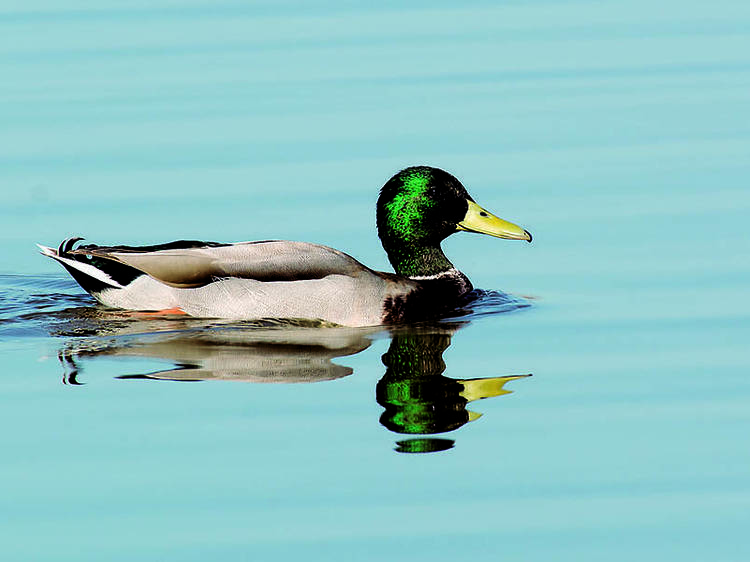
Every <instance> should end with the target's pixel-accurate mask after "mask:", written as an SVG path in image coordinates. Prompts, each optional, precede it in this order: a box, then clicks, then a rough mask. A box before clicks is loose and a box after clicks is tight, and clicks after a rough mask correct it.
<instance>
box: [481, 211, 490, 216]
mask: <svg viewBox="0 0 750 562" xmlns="http://www.w3.org/2000/svg"><path fill="white" fill-rule="evenodd" d="M479 216H480V217H486V216H488V215H487V213H485V212H484V211H480V212H479Z"/></svg>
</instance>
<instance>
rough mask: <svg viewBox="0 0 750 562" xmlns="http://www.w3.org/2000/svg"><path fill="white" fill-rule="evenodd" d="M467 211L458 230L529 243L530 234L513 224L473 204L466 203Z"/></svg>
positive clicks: (470, 202)
mask: <svg viewBox="0 0 750 562" xmlns="http://www.w3.org/2000/svg"><path fill="white" fill-rule="evenodd" d="M467 203H468V204H469V210H468V211H466V216H465V217H464V219H463V220H462V221H461V222H459V223H458V225H457V228H458V230H466V231H467V232H479V233H480V234H489V235H490V236H496V237H498V238H507V239H508V240H527V241H528V242H531V233H530V232H529V231H528V230H525V229H523V228H521V227H520V226H518V225H517V224H513V223H512V222H508V221H504V220H503V219H501V218H499V217H496V216H495V215H493V214H492V213H490V212H489V211H486V210H484V209H483V208H482V207H480V206H479V205H477V204H476V203H474V201H467Z"/></svg>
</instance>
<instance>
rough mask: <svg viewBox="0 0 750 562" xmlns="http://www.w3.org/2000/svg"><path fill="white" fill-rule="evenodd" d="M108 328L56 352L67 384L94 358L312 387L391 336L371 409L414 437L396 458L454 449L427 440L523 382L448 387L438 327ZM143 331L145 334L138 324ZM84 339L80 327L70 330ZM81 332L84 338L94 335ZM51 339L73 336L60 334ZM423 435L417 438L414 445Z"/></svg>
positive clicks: (446, 327) (446, 340)
mask: <svg viewBox="0 0 750 562" xmlns="http://www.w3.org/2000/svg"><path fill="white" fill-rule="evenodd" d="M109 320H110V321H107V322H106V323H105V324H106V326H107V329H106V333H102V334H100V335H101V336H103V337H86V338H83V339H79V338H76V339H75V340H72V339H68V342H69V344H68V345H67V346H66V347H65V348H63V349H62V350H61V351H60V354H59V356H60V361H61V363H62V364H63V366H64V377H63V381H64V382H65V383H67V384H73V385H80V384H82V382H81V380H80V378H81V376H80V371H81V367H80V365H81V363H82V361H86V360H87V359H89V358H93V357H98V356H117V357H138V358H150V359H154V360H157V361H165V362H167V363H168V367H167V368H164V369H157V370H151V371H149V372H145V373H136V374H122V375H119V376H118V377H117V378H121V379H157V380H172V381H205V380H222V381H244V382H254V383H309V382H318V381H328V380H333V379H338V378H341V377H345V376H347V375H350V374H352V372H353V370H352V368H351V367H347V366H344V365H340V364H338V363H336V362H335V361H334V360H335V359H337V358H339V357H345V356H351V355H354V354H357V353H360V352H361V351H363V350H365V349H367V348H368V347H369V346H370V345H371V344H372V341H373V339H375V338H379V337H384V336H390V338H391V340H390V346H389V348H388V351H387V352H386V353H385V354H384V355H383V357H382V361H383V364H384V365H385V367H386V371H385V375H384V376H383V377H382V378H381V379H380V381H379V382H378V383H377V386H376V392H375V394H376V399H377V402H378V403H379V404H380V405H381V406H382V407H383V408H385V411H384V412H383V413H382V415H381V416H380V423H381V424H382V425H383V426H384V427H386V428H388V429H389V430H391V431H393V432H395V433H399V434H406V435H414V436H415V437H413V438H410V439H404V440H399V441H397V443H396V445H397V446H396V449H395V450H396V451H399V452H404V453H426V452H434V451H442V450H446V449H450V448H451V447H453V446H454V441H453V440H452V439H445V438H434V437H429V436H431V435H434V434H439V433H446V432H451V431H454V430H456V429H458V428H460V427H461V426H463V425H464V424H466V423H467V422H470V421H473V420H475V419H477V418H478V417H479V416H480V415H481V414H478V413H476V412H473V411H471V410H469V409H468V408H467V406H468V405H469V403H470V402H473V401H475V400H480V399H483V398H491V397H495V396H502V395H503V394H508V393H509V392H510V391H509V390H506V389H505V385H506V384H507V383H508V382H509V381H513V380H515V379H518V378H522V377H525V376H529V375H511V376H502V377H491V378H468V379H454V378H449V377H446V376H444V375H443V372H444V371H445V369H446V365H445V362H444V361H443V352H444V351H445V350H446V349H447V348H448V346H450V344H451V339H452V337H453V335H454V334H455V333H456V331H457V330H458V329H459V328H460V327H461V324H460V323H439V324H435V325H431V326H421V327H417V328H414V327H412V328H408V329H407V328H399V329H396V330H393V331H391V332H389V331H387V330H385V329H384V328H372V329H356V328H333V327H325V328H320V327H308V326H289V325H285V326H278V325H248V324H247V323H246V324H239V325H226V324H219V325H216V324H213V325H208V324H206V323H205V322H204V323H198V324H196V323H192V324H189V325H188V324H186V325H178V324H175V323H174V320H169V321H168V322H170V323H169V324H165V325H164V326H162V327H163V328H165V329H163V330H156V331H152V329H153V328H154V325H153V321H150V322H152V323H151V324H149V328H150V329H151V330H149V331H147V332H146V333H143V332H139V331H138V330H137V329H133V328H134V326H135V325H134V324H133V323H132V322H128V321H126V322H125V325H126V326H127V328H126V329H122V330H121V331H119V333H116V332H117V331H115V333H113V331H112V326H113V323H112V322H111V319H109ZM141 327H142V326H141ZM75 328H76V329H75V330H74V332H75V333H80V329H79V328H80V326H77V327H75ZM92 331H93V332H96V330H90V331H87V335H88V336H90V335H91V332H92ZM56 335H69V334H66V333H65V330H63V331H58V332H57V334H56ZM417 436H419V437H417Z"/></svg>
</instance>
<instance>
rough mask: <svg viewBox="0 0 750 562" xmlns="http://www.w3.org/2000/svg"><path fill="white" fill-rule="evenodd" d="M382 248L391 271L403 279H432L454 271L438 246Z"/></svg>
mask: <svg viewBox="0 0 750 562" xmlns="http://www.w3.org/2000/svg"><path fill="white" fill-rule="evenodd" d="M384 246H385V251H386V253H387V254H388V259H389V260H390V262H391V265H392V266H393V269H394V270H395V271H396V273H397V274H399V275H403V276H405V277H432V276H436V275H440V274H441V273H445V272H446V271H451V270H453V269H455V267H453V264H452V263H451V262H450V261H449V260H448V258H446V257H445V254H444V253H443V250H442V249H441V248H440V246H439V245H437V246H435V245H422V244H419V243H404V244H398V245H394V246H391V247H389V246H390V245H386V244H384Z"/></svg>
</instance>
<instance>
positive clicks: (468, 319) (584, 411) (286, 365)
mask: <svg viewBox="0 0 750 562" xmlns="http://www.w3.org/2000/svg"><path fill="white" fill-rule="evenodd" d="M748 29H750V5H748V4H747V3H746V2H739V1H737V2H715V3H711V4H710V5H709V4H706V3H698V2H687V3H685V2H661V3H657V4H654V3H647V2H644V1H640V0H635V1H632V2H608V3H585V2H555V3H549V2H541V1H539V2H523V3H522V2H512V3H509V4H507V5H505V6H497V5H495V4H494V3H482V2H472V3H465V4H462V5H461V6H460V7H458V6H457V5H456V4H455V3H448V2H431V3H417V4H413V5H412V6H411V7H410V8H408V9H406V8H404V7H402V5H401V4H400V3H392V2H389V3H381V4H380V5H379V7H372V8H367V7H364V6H362V5H360V4H358V3H354V2H342V3H295V2H265V3H264V2H258V3H245V2H232V1H219V2H206V1H203V0H192V1H190V0H189V1H182V2H171V1H169V0H162V1H160V2H138V1H136V2H114V1H108V2H98V3H97V4H96V7H92V6H91V4H90V3H86V2H80V1H75V0H74V1H72V2H66V3H65V6H64V7H62V6H61V5H59V4H58V3H54V2H47V3H45V2H23V3H20V2H18V3H16V2H5V3H4V4H3V6H2V7H0V52H2V56H1V57H0V75H2V76H3V80H2V86H0V101H1V102H2V103H0V119H1V120H2V124H3V126H2V127H1V128H0V148H1V150H0V181H1V182H2V185H3V192H2V200H1V202H0V219H2V220H1V221H0V252H1V253H2V256H3V260H2V265H0V353H1V354H2V358H3V365H4V370H3V371H4V373H3V375H2V376H1V377H0V412H2V413H1V414H0V416H1V418H2V420H3V425H4V427H5V431H3V433H2V436H1V437H0V450H1V451H2V463H0V475H1V476H2V493H1V494H0V542H2V545H3V549H2V550H3V553H4V555H3V558H4V559H8V560H133V559H135V558H141V559H159V560H180V561H183V560H206V559H210V558H218V557H222V558H226V559H247V560H265V559H271V558H272V557H274V558H276V559H282V560H286V559H300V558H308V559H331V560H352V559H355V560H376V559H378V560H380V559H383V558H385V557H388V558H390V559H396V560H400V559H406V558H408V559H412V560H428V559H429V560H453V559H456V558H457V557H465V558H467V559H468V558H471V559H474V560H498V559H511V560H576V561H578V560H601V559H607V560H623V561H625V560H627V561H630V560H634V559H638V560H722V561H724V560H726V561H736V560H744V559H748V558H750V541H748V540H747V536H746V535H747V533H746V529H747V527H748V524H750V516H748V513H750V472H749V471H748V466H750V450H749V449H748V447H747V435H748V431H749V430H750V408H748V404H749V403H750V376H749V375H750V355H749V354H748V345H747V342H748V336H749V335H750V299H749V298H748V296H749V295H748V280H749V279H750V259H749V258H750V237H748V235H747V220H748V216H749V215H748V213H749V212H750V189H748V185H747V178H748V177H750V160H749V159H748V154H749V153H750V120H749V119H748V115H750V96H749V95H748V91H750V89H749V88H750V34H749V33H748ZM418 163H424V164H430V165H435V166H439V167H442V168H445V169H447V170H449V171H450V172H452V173H453V174H455V175H456V176H458V177H459V178H460V179H461V180H462V181H463V182H464V184H465V185H466V187H467V188H468V190H469V192H470V193H471V194H472V195H473V196H474V198H475V199H476V200H477V201H478V202H479V203H480V204H482V205H483V206H485V207H486V208H487V209H489V210H490V211H492V212H495V213H496V214H498V215H499V216H501V217H503V218H506V219H508V220H512V221H514V222H516V223H518V224H521V225H523V226H524V227H526V228H528V229H529V230H530V231H531V232H532V233H533V234H534V243H533V244H531V245H529V244H521V243H517V242H515V243H514V242H509V241H502V240H497V239H491V238H488V237H480V236H474V235H468V234H459V235H456V236H454V237H452V238H451V239H449V240H448V241H447V242H446V244H445V245H444V247H445V249H446V253H447V254H448V255H449V257H451V258H452V259H453V260H454V262H455V263H456V264H457V265H458V266H459V267H460V268H461V269H462V270H463V271H464V272H466V273H467V274H468V275H469V277H470V278H471V279H472V281H473V282H474V284H475V285H476V286H478V287H482V288H483V289H487V290H490V291H493V290H502V291H504V292H505V293H507V294H508V295H512V299H513V300H509V299H506V298H504V297H502V296H501V295H499V294H497V293H489V294H487V295H485V297H484V299H483V300H482V301H481V302H480V303H478V304H477V305H476V306H475V307H474V308H473V310H471V311H465V312H466V314H465V315H463V316H460V317H457V318H455V319H453V320H451V321H447V322H443V323H440V324H437V325H426V326H419V327H405V328H402V329H399V330H395V331H388V330H380V329H373V330H346V329H330V330H321V329H311V328H307V327H304V326H301V327H297V328H294V329H288V328H284V329H282V328H280V327H278V326H274V325H258V324H250V325H248V324H242V325H231V324H225V323H221V322H210V321H202V320H191V319H159V318H150V319H143V318H138V317H133V316H130V315H127V314H124V313H122V312H112V311H106V310H104V309H101V308H99V307H96V306H94V304H93V303H92V301H91V299H90V298H89V297H88V296H87V295H85V294H83V293H82V291H81V290H80V289H78V288H77V286H76V285H75V283H73V282H72V281H71V280H69V279H68V278H67V277H66V275H65V274H64V272H63V271H62V270H61V268H59V266H57V265H56V264H55V263H53V262H52V261H50V260H47V259H46V258H43V257H42V256H40V255H39V254H38V253H37V252H36V248H35V246H34V243H35V242H39V243H43V244H49V245H54V244H57V243H58V242H59V241H60V240H62V239H63V238H64V237H67V236H71V235H80V236H85V237H86V238H87V239H88V240H90V241H91V242H98V243H131V244H139V243H144V244H145V243H154V242H162V241H167V240H174V239H180V238H189V239H209V240H218V241H235V240H252V239H268V238H288V239H296V240H308V241H312V242H317V243H322V244H328V245H331V246H334V247H337V248H340V249H342V250H344V251H346V252H348V253H350V254H351V255H353V256H354V257H356V258H357V259H359V260H361V261H362V262H364V263H366V264H367V265H369V266H371V267H374V268H377V269H383V270H388V269H389V265H388V263H387V261H386V259H385V255H384V252H383V251H382V249H381V248H380V245H379V242H378V240H377V237H376V234H375V228H374V202H375V199H376V195H377V189H378V188H379V187H380V186H381V185H382V184H383V183H384V182H385V181H386V180H387V179H388V178H389V177H390V175H391V174H392V173H393V172H394V171H396V170H398V169H400V168H402V167H404V166H407V165H411V164H418ZM528 305H530V306H528ZM397 357H406V358H407V359H408V361H405V362H400V361H396V359H395V358H397ZM526 374H532V376H531V377H524V378H513V377H515V376H518V375H526ZM506 376H507V377H511V379H509V380H504V379H503V378H502V377H506ZM479 378H482V379H494V380H490V381H487V382H486V383H485V385H484V386H481V383H479V382H471V381H472V380H473V379H479ZM457 381H469V382H457ZM467 389H469V390H467ZM506 391H512V393H506ZM483 395H486V396H487V398H485V399H484V400H472V401H468V402H467V400H469V399H470V398H476V397H478V396H483ZM469 412H474V413H473V414H469ZM477 414H482V415H481V417H477ZM406 431H422V432H424V433H408V432H406ZM434 431H440V433H432V432H434ZM420 451H421V454H420ZM430 451H432V452H430Z"/></svg>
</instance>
